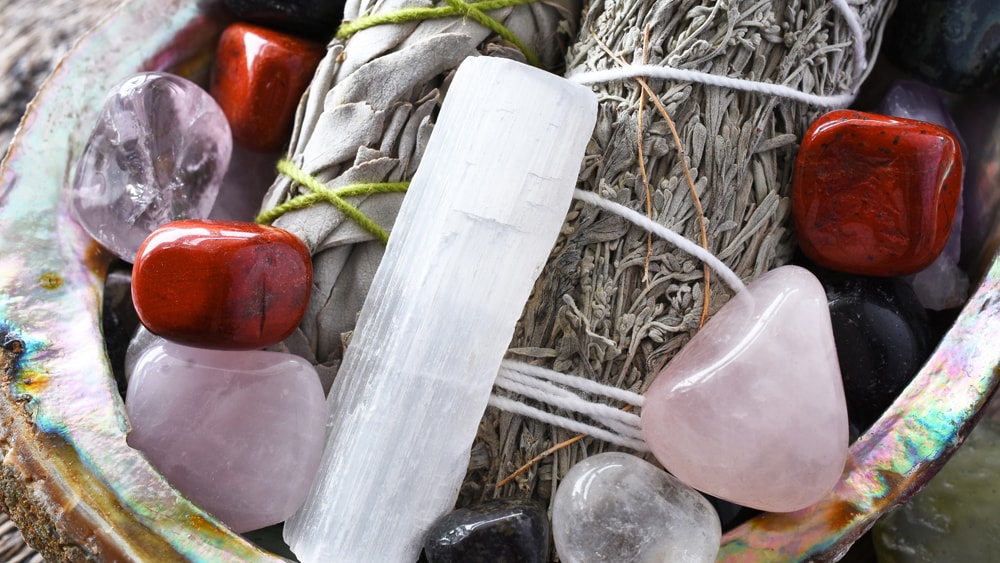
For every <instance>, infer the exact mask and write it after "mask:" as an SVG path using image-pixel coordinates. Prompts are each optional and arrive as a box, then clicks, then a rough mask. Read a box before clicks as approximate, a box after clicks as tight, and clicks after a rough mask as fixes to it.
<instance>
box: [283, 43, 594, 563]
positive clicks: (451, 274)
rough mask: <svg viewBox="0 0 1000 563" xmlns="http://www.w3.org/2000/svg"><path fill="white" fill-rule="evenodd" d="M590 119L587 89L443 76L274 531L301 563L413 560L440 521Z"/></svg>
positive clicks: (520, 79) (478, 60)
mask: <svg viewBox="0 0 1000 563" xmlns="http://www.w3.org/2000/svg"><path fill="white" fill-rule="evenodd" d="M596 112H597V102H596V98H595V96H594V94H593V93H592V92H591V91H590V90H589V89H586V88H583V87H580V86H576V85H573V84H570V83H569V82H567V81H565V80H563V79H562V78H559V77H556V76H554V75H551V74H548V73H546V72H543V71H540V70H537V69H534V68H531V67H528V66H525V65H522V64H520V63H516V62H513V61H510V60H503V59H496V58H487V57H475V58H470V59H467V60H466V61H465V62H464V63H462V65H461V66H460V67H459V69H458V71H457V73H456V74H455V77H454V81H453V82H452V85H451V87H450V90H449V92H448V94H447V97H446V99H445V102H444V104H443V106H442V109H441V114H440V117H439V119H438V122H437V125H435V128H434V133H433V134H432V135H431V137H430V140H429V142H428V145H427V149H426V152H425V155H424V158H423V161H422V164H421V165H420V168H419V169H418V170H417V172H416V174H415V175H414V177H413V181H412V183H411V185H410V189H409V191H408V192H407V195H406V198H405V200H404V202H403V205H402V207H401V209H400V213H399V217H398V219H397V220H396V225H395V227H394V228H393V231H392V236H391V238H390V240H389V244H388V247H387V249H386V253H385V257H384V258H383V260H382V263H381V265H380V266H379V268H378V271H377V273H376V275H375V278H374V280H373V281H372V285H371V290H370V292H369V294H368V298H367V300H366V301H365V304H364V307H363V308H362V310H361V315H360V318H359V320H358V324H357V328H356V329H355V331H354V335H353V337H352V338H351V342H350V345H349V346H348V348H347V351H346V353H345V356H344V361H343V365H342V367H341V368H340V372H339V375H338V377H337V380H336V381H335V383H334V385H333V389H332V390H331V391H330V396H329V399H328V406H329V421H328V431H329V434H328V437H327V446H326V450H325V451H324V454H323V460H322V462H321V465H320V470H319V474H318V476H317V477H316V480H315V481H314V482H313V486H312V489H311V491H310V493H309V497H308V498H307V500H306V502H305V504H304V505H303V507H302V508H301V509H300V510H299V512H298V513H297V514H296V515H295V516H293V517H292V518H291V519H290V520H289V521H288V523H287V525H286V526H285V532H284V533H285V539H286V541H287V542H288V544H289V545H290V547H291V549H292V551H293V552H294V553H295V555H296V556H297V557H298V558H299V559H300V560H301V561H303V562H305V563H309V562H330V561H336V562H338V563H344V562H371V561H379V562H384V563H392V562H412V561H416V560H417V557H418V556H419V554H420V548H421V543H422V540H423V535H424V532H425V531H426V529H427V528H428V527H429V526H430V524H431V523H432V522H433V521H434V520H435V519H437V518H438V517H440V516H442V515H443V514H445V513H447V512H449V511H450V510H451V509H452V507H453V505H454V503H455V500H456V499H457V497H458V490H459V487H460V486H461V484H462V480H463V478H464V476H465V472H466V468H467V465H468V461H469V453H470V448H471V446H472V442H473V439H474V438H475V435H476V428H477V426H478V424H479V422H480V420H481V419H482V417H483V413H484V412H485V410H486V403H487V400H488V399H489V395H490V391H491V389H492V386H493V381H494V379H495V378H496V374H497V370H498V369H499V366H500V362H501V360H502V359H503V356H504V353H505V351H506V350H507V347H508V346H509V344H510V341H511V338H512V336H513V333H514V325H515V323H516V322H517V319H518V317H519V316H520V315H521V311H522V309H523V307H524V304H525V302H526V301H527V299H528V296H529V294H530V292H531V289H532V286H533V284H534V282H535V279H536V277H537V276H538V274H539V272H540V271H541V269H542V266H543V265H544V264H545V261H546V258H547V257H548V255H549V252H550V251H551V249H552V245H553V244H554V243H555V240H556V235H557V234H558V232H559V230H560V228H561V226H562V224H563V221H564V219H565V216H566V212H567V210H568V209H569V204H570V200H571V198H572V194H573V188H574V187H575V185H576V179H577V174H578V172H579V169H580V163H581V161H582V159H583V154H584V148H585V147H586V145H587V142H588V141H589V140H590V137H591V134H592V132H593V128H594V123H595V121H596V115H597V113H596ZM553 306H555V304H553Z"/></svg>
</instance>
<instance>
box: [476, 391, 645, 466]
mask: <svg viewBox="0 0 1000 563" xmlns="http://www.w3.org/2000/svg"><path fill="white" fill-rule="evenodd" d="M489 405H490V406H492V407H496V408H498V409H501V410H505V411H507V412H510V413H514V414H517V415H520V416H524V417H528V418H533V419H535V420H538V421H541V422H544V423H546V424H551V425H552V426H558V427H560V428H565V429H567V430H570V431H573V432H577V433H580V434H587V435H590V436H593V437H594V438H597V439H599V440H604V441H605V442H608V443H610V444H615V445H618V446H623V447H626V448H631V449H633V450H636V451H639V452H648V451H649V447H647V446H646V443H645V442H643V441H642V440H635V439H632V438H627V437H625V436H619V435H618V434H614V433H612V432H608V431H607V430H603V429H601V428H597V427H595V426H591V425H589V424H585V423H583V422H580V421H578V420H573V419H571V418H566V417H564V416H559V415H557V414H553V413H550V412H545V411H543V410H541V409H536V408H535V407H529V406H528V405H526V404H524V403H519V402H517V401H515V400H512V399H508V398H507V397H501V396H499V395H490V400H489Z"/></svg>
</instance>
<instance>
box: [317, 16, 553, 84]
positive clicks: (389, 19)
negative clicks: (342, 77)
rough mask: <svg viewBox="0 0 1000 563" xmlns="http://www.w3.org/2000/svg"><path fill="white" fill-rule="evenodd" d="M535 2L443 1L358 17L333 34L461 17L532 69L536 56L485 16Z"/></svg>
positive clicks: (344, 36) (347, 34) (536, 63)
mask: <svg viewBox="0 0 1000 563" xmlns="http://www.w3.org/2000/svg"><path fill="white" fill-rule="evenodd" d="M536 1H537V0H485V1H482V2H471V3H468V4H466V3H465V2H463V1H462V0H445V2H447V4H448V5H447V6H435V7H430V8H402V9H399V10H396V11H394V12H387V13H384V14H369V15H367V16H362V17H360V18H358V19H356V20H354V21H352V22H344V23H343V24H341V26H340V28H339V29H338V30H337V39H347V38H348V37H350V36H352V35H354V34H355V33H357V32H359V31H361V30H362V29H368V28H369V27H375V26H377V25H383V24H387V23H406V22H412V21H421V20H432V19H440V18H450V17H453V16H462V17H466V18H469V19H470V20H472V21H474V22H476V23H478V24H480V25H482V26H483V27H485V28H487V29H489V30H490V31H492V32H494V33H496V34H497V35H499V36H500V37H502V38H504V40H506V41H508V42H510V43H513V44H514V45H515V46H516V47H517V48H518V49H520V51H521V52H522V53H524V57H525V58H526V59H528V62H529V63H530V64H531V65H532V66H535V67H539V68H541V67H542V61H541V59H539V58H538V55H536V54H535V52H534V51H532V50H531V48H530V47H528V46H527V45H526V44H525V43H524V42H523V41H521V39H520V38H519V37H518V36H516V35H514V32H512V31H511V30H509V29H507V28H506V27H505V26H504V25H503V24H502V23H500V22H498V21H497V20H495V19H493V18H491V17H490V16H488V15H487V14H486V12H488V11H490V10H497V9H500V8H506V7H508V6H520V5H523V4H531V3H533V2H536Z"/></svg>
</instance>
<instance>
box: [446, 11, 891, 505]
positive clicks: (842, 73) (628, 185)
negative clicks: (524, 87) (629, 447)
mask: <svg viewBox="0 0 1000 563" xmlns="http://www.w3.org/2000/svg"><path fill="white" fill-rule="evenodd" d="M893 4H894V2H893V1H892V0H881V1H876V2H866V3H862V4H860V5H855V6H853V9H856V10H860V12H859V16H860V20H861V23H862V27H863V29H864V33H865V37H866V42H867V45H866V50H867V52H868V53H873V51H875V50H877V44H878V41H879V36H880V33H881V29H882V26H883V24H884V21H885V19H886V18H887V16H888V14H889V13H890V12H891V8H892V7H893ZM647 29H648V34H649V36H648V37H649V39H648V50H647V52H646V54H645V55H644V43H646V41H645V40H644V35H645V30H647ZM870 56H871V57H872V58H874V56H873V55H870ZM644 57H647V58H644ZM646 60H648V62H649V63H650V64H654V65H664V66H670V67H674V68H681V69H689V70H697V71H702V72H707V73H711V74H715V75H721V76H728V77H734V78H742V79H747V80H756V81H764V82H770V83H775V84H783V85H786V86H790V87H793V88H796V89H798V90H800V91H802V92H806V93H813V94H821V95H833V94H844V93H852V92H855V91H856V90H857V87H858V86H859V85H860V83H861V81H862V79H863V76H862V75H863V73H864V71H865V70H866V69H865V68H863V67H862V66H861V65H859V61H858V60H856V58H855V55H854V52H853V51H852V35H851V33H850V31H849V29H848V26H847V23H846V22H845V21H844V19H843V18H842V16H841V14H840V13H839V12H838V11H837V9H836V7H835V6H834V5H833V4H832V3H831V2H829V1H828V0H784V1H783V0H776V1H774V2H760V1H755V0H740V1H732V2H722V1H715V2H713V1H710V0H667V1H663V0H661V1H658V2H652V1H649V0H638V1H626V2H621V1H618V0H607V1H605V2H599V3H597V4H595V5H594V6H592V7H591V9H590V12H589V13H588V14H587V16H586V19H585V22H584V24H583V29H582V31H581V37H580V39H579V40H578V42H577V43H576V44H575V45H574V46H572V47H571V48H570V51H569V56H568V61H569V63H568V64H569V67H570V69H569V72H570V73H571V74H572V73H575V72H581V71H588V70H601V69H607V68H613V67H615V66H616V65H619V64H621V62H626V63H636V64H638V63H642V62H644V61H646ZM648 82H649V84H650V86H651V87H652V89H653V91H654V92H655V93H656V96H657V97H658V98H659V100H660V101H661V102H662V104H663V105H664V106H665V108H666V111H667V113H668V115H669V116H670V117H672V120H673V121H674V122H675V123H676V124H677V129H678V133H679V137H680V139H681V144H682V147H681V148H682V149H683V154H684V155H686V156H685V161H686V164H687V167H688V168H689V169H690V172H691V174H692V178H693V182H694V186H695V189H696V191H697V194H698V197H699V199H700V202H701V205H702V206H703V210H704V219H705V221H706V227H707V228H706V231H707V233H706V234H707V247H708V249H709V250H711V251H712V252H713V253H714V254H715V255H717V256H718V257H719V258H721V259H722V260H723V261H724V262H725V263H726V264H727V265H729V266H730V267H731V268H732V269H733V270H735V271H736V273H737V274H738V275H740V277H741V278H743V279H745V280H751V279H753V278H755V277H757V276H759V275H760V274H762V273H764V272H765V271H767V270H769V269H771V268H774V267H776V266H778V265H780V264H782V263H785V262H787V261H788V260H789V258H790V256H791V253H792V250H793V246H794V242H793V239H792V236H791V233H790V232H789V230H788V228H787V227H786V221H787V219H788V214H789V202H788V194H789V188H790V183H791V174H792V170H793V165H794V159H795V155H796V150H797V140H798V139H799V138H800V137H801V135H802V133H803V132H804V131H805V129H806V128H807V126H808V124H809V123H810V122H811V121H812V120H813V119H814V118H815V117H816V116H818V115H819V114H820V113H821V112H822V111H823V110H821V109H820V108H816V107H810V106H807V105H805V104H802V103H797V102H792V101H789V100H784V99H778V98H774V97H771V96H767V95H762V94H757V93H748V92H742V91H735V90H730V89H725V88H720V87H711V86H704V85H701V84H692V83H678V82H671V81H664V80H649V81H648ZM596 91H597V93H598V98H599V100H600V106H599V115H598V124H597V128H596V130H595V133H594V137H593V139H592V142H591V144H590V147H589V149H588V153H587V156H586V159H585V161H584V168H583V171H582V172H581V177H580V184H579V187H580V188H581V189H584V190H589V191H594V192H597V193H599V194H600V195H602V196H604V197H606V198H609V199H612V200H614V201H617V202H619V203H622V204H625V205H627V206H629V207H632V208H633V209H636V210H638V211H641V212H644V213H645V212H648V213H650V215H651V216H652V218H653V219H654V220H656V221H658V222H660V223H661V224H664V225H666V226H668V227H670V228H671V229H673V230H675V231H678V232H680V233H682V234H684V235H685V236H686V237H687V238H689V239H690V240H692V241H700V240H701V237H700V234H701V230H700V226H701V223H700V218H699V216H698V215H699V214H698V213H697V211H696V205H695V200H694V198H693V197H692V195H691V193H690V190H689V187H688V185H687V182H686V181H685V174H684V171H683V168H682V164H681V160H680V158H679V157H678V154H679V153H678V150H677V147H676V146H675V143H674V141H673V138H672V136H671V134H670V131H669V127H668V125H667V122H666V120H665V119H663V117H662V116H661V115H660V114H659V113H658V112H657V111H656V110H655V109H654V108H653V105H652V104H650V105H649V106H648V107H646V108H644V109H645V111H642V112H640V109H639V108H640V101H643V102H644V101H645V100H644V99H641V98H642V95H641V93H640V92H641V89H640V86H639V85H638V83H637V82H636V81H635V80H624V81H618V82H611V83H606V84H602V85H600V86H599V87H597V89H596ZM640 116H642V121H641V122H640ZM640 125H641V127H640ZM640 130H641V131H642V138H641V143H642V152H641V153H640V152H639V148H640V147H639V142H640V141H639V132H640ZM640 154H642V155H643V157H644V161H643V165H644V167H645V171H646V173H647V175H648V194H647V185H646V184H645V183H644V182H643V181H642V174H641V170H640V163H639V161H638V159H639V155H640ZM647 197H648V198H649V200H650V201H651V203H652V205H651V208H650V209H647V204H646V202H647ZM648 241H649V239H648V238H647V234H646V233H645V232H643V231H641V230H639V229H637V228H634V227H631V226H630V225H629V224H627V223H626V222H625V221H624V220H623V219H621V218H619V217H616V216H612V215H609V214H606V213H602V212H600V211H598V210H596V209H594V208H592V207H587V206H586V205H583V204H579V203H578V204H576V205H575V207H574V208H573V209H572V210H571V212H570V214H569V216H568V218H567V221H566V224H565V226H564V229H563V235H562V236H561V238H560V240H559V242H558V243H557V246H556V248H555V249H554V251H553V253H552V255H551V258H550V260H549V263H548V265H547V266H546V269H545V271H544V272H543V273H542V276H541V278H540V279H539V282H538V284H537V285H536V286H535V292H534V294H533V296H532V298H531V300H530V301H529V303H528V304H527V306H526V308H525V311H524V315H523V317H522V319H521V322H520V324H519V329H518V332H517V333H516V335H515V339H514V342H513V343H512V354H514V355H515V357H519V358H520V359H524V360H529V361H533V362H535V363H538V364H540V365H544V366H548V367H552V368H554V369H556V370H559V371H562V372H564V373H573V374H577V375H582V376H586V377H588V378H590V379H593V380H596V381H600V382H602V383H605V384H609V385H613V386H616V387H619V388H622V389H628V390H632V391H636V392H642V391H644V390H645V389H646V387H647V386H648V385H649V383H651V382H652V380H653V378H654V377H655V376H656V374H657V373H658V372H659V370H660V369H661V368H662V367H663V365H664V364H665V363H666V362H667V361H668V360H669V359H670V358H671V357H672V356H673V355H674V354H675V353H676V352H677V351H678V350H679V349H680V348H681V347H682V346H683V345H684V344H685V343H687V342H688V340H689V339H690V337H691V336H692V335H693V333H694V332H695V331H696V330H697V328H698V326H699V321H700V318H701V313H702V305H703V303H704V300H705V298H706V296H705V283H704V281H705V280H704V274H703V269H702V265H701V264H700V263H698V262H697V261H695V260H694V259H692V258H691V257H690V256H687V255H686V254H684V253H682V252H681V251H679V250H676V249H675V248H673V247H671V246H670V245H668V244H667V243H665V242H662V241H657V240H653V242H652V245H651V246H648V245H649V242H648ZM713 281H714V280H713ZM709 295H710V310H711V311H712V312H714V311H716V310H718V308H719V307H721V306H722V305H723V303H724V302H725V301H726V300H727V298H728V296H729V290H728V289H727V288H725V287H724V286H722V285H721V283H712V284H710V292H709ZM572 435H573V434H572V433H571V432H568V431H564V430H562V429H559V428H554V427H552V426H549V425H546V424H542V423H539V422H537V421H534V420H526V419H523V418H521V417H519V416H515V415H511V414H508V413H502V412H498V411H496V410H493V409H491V410H489V411H488V412H487V415H486V417H485V418H484V420H483V423H482V424H481V425H480V433H479V437H478V441H477V445H476V448H475V450H474V452H473V454H474V455H473V465H472V467H470V472H469V474H468V476H467V479H466V483H465V488H464V490H463V494H464V496H463V501H465V502H469V501H472V500H477V499H478V498H483V497H486V498H488V497H491V496H495V495H501V496H513V495H517V496H525V495H532V496H535V497H538V498H542V499H548V498H550V497H551V495H552V493H553V492H554V490H555V486H556V485H557V483H558V481H559V479H560V477H561V476H563V475H564V474H565V472H566V471H567V470H568V469H569V467H570V466H571V465H572V464H573V463H575V462H576V461H577V460H579V459H582V458H584V457H587V456H588V455H592V454H594V453H597V452H599V451H602V450H604V449H607V448H608V446H607V445H606V444H603V443H601V442H599V441H597V440H592V439H585V440H581V441H577V442H574V443H573V444H571V445H569V446H568V447H566V448H564V449H562V450H560V451H558V452H557V453H556V454H555V455H553V456H550V457H547V458H545V460H543V461H542V462H541V463H540V464H539V465H537V467H534V468H532V469H531V470H529V471H526V472H524V473H523V474H521V475H519V476H518V478H517V479H516V480H515V481H514V482H512V483H511V484H509V485H507V486H506V487H504V488H503V489H502V490H499V491H498V490H497V489H496V488H495V483H497V482H499V481H500V480H501V479H503V478H504V477H505V476H506V475H507V474H509V473H511V472H512V471H514V470H515V469H516V468H518V467H519V466H521V465H522V464H523V463H525V462H526V461H527V460H529V459H531V458H532V457H534V456H536V455H537V454H538V453H539V452H542V451H544V450H545V449H547V448H549V447H550V446H552V445H553V444H557V443H560V442H562V441H564V440H567V439H569V438H570V437H571V436H572ZM477 463H478V465H477Z"/></svg>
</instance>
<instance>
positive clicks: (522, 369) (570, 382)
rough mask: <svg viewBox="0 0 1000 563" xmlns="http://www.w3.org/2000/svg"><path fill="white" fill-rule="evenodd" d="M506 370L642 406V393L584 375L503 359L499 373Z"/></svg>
mask: <svg viewBox="0 0 1000 563" xmlns="http://www.w3.org/2000/svg"><path fill="white" fill-rule="evenodd" d="M508 371H515V372H518V373H523V374H525V375H528V376H531V377H534V378H536V379H547V380H549V381H554V382H556V383H558V384H560V385H565V386H567V387H574V388H576V389H579V390H581V391H583V392H585V393H590V394H591V395H601V396H603V397H607V398H609V399H614V400H616V401H621V402H623V403H628V404H630V405H635V406H637V407H641V406H642V401H643V396H642V395H640V394H638V393H633V392H632V391H626V390H625V389H619V388H617V387H612V386H610V385H604V384H601V383H598V382H596V381H591V380H590V379H587V378H584V377H578V376H575V375H566V374H564V373H559V372H558V371H555V370H551V369H546V368H543V367H541V366H534V365H531V364H527V363H524V362H519V361H517V360H504V361H503V362H501V364H500V373H505V372H508Z"/></svg>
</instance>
